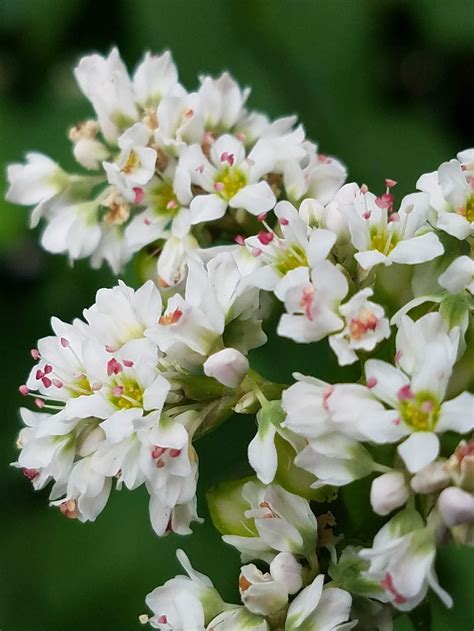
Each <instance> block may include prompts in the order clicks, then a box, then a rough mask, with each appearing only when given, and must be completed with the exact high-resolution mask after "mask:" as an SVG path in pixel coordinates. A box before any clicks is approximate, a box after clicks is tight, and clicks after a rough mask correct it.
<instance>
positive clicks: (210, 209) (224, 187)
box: [180, 134, 276, 224]
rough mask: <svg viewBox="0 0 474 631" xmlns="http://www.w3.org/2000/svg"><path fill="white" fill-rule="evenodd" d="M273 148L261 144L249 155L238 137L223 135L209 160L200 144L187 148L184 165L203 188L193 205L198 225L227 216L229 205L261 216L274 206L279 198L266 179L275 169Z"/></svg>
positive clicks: (214, 146) (216, 143) (195, 181)
mask: <svg viewBox="0 0 474 631" xmlns="http://www.w3.org/2000/svg"><path fill="white" fill-rule="evenodd" d="M273 163H274V157H273V154H272V151H271V146H270V145H267V144H265V142H264V141H260V142H258V143H257V144H256V145H255V147H254V148H253V149H252V150H251V151H250V153H249V155H248V156H246V151H245V148H244V145H243V144H242V143H241V142H240V141H239V140H237V139H236V138H235V137H234V136H231V135H229V134H225V135H223V136H220V137H219V138H218V139H217V140H216V141H215V142H214V143H213V144H212V146H211V149H210V154H209V159H208V158H207V157H206V156H205V155H204V153H203V151H202V149H201V147H200V146H198V145H192V146H190V147H189V148H187V149H185V150H184V151H183V153H182V154H181V156H180V166H182V167H183V168H185V169H187V170H188V172H189V174H190V177H191V181H192V183H193V184H194V185H196V186H199V187H201V188H202V189H203V191H204V194H202V195H197V196H196V197H195V198H194V199H193V200H192V202H191V205H190V208H191V222H192V223H193V224H198V223H201V222H203V221H213V220H216V219H220V218H221V217H223V216H224V214H225V212H226V209H227V207H228V206H230V207H231V208H236V209H237V208H243V209H244V210H247V211H248V212H250V213H251V214H253V215H259V214H260V213H262V212H266V211H268V210H270V209H271V208H273V207H274V205H275V203H276V198H275V195H274V194H273V191H272V189H271V188H270V186H269V185H268V183H267V182H266V181H264V180H263V179H262V178H263V176H264V175H266V174H267V173H269V172H270V171H271V170H272V167H273Z"/></svg>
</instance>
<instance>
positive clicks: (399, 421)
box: [392, 417, 402, 425]
mask: <svg viewBox="0 0 474 631" xmlns="http://www.w3.org/2000/svg"><path fill="white" fill-rule="evenodd" d="M401 422H402V421H401V419H400V417H397V418H394V419H393V421H392V423H393V424H394V425H400V423H401Z"/></svg>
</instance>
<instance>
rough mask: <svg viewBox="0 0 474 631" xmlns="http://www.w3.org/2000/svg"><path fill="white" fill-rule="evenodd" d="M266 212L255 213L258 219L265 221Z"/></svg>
mask: <svg viewBox="0 0 474 631" xmlns="http://www.w3.org/2000/svg"><path fill="white" fill-rule="evenodd" d="M267 214H268V213H260V214H259V215H257V219H258V221H265V219H266V218H267Z"/></svg>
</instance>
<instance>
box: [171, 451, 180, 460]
mask: <svg viewBox="0 0 474 631" xmlns="http://www.w3.org/2000/svg"><path fill="white" fill-rule="evenodd" d="M180 454H181V449H170V456H171V457H172V458H177V457H178V456H179V455H180Z"/></svg>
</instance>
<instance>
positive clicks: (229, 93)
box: [198, 72, 250, 134]
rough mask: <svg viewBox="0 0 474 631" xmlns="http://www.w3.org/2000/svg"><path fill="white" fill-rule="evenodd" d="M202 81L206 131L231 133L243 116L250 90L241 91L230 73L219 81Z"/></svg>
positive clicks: (200, 94) (202, 108) (210, 79)
mask: <svg viewBox="0 0 474 631" xmlns="http://www.w3.org/2000/svg"><path fill="white" fill-rule="evenodd" d="M200 81H201V85H200V87H199V90H198V96H199V101H200V106H201V111H202V116H203V119H204V127H205V130H206V131H207V132H210V133H212V134H221V133H223V131H230V130H231V129H232V128H233V127H234V125H235V124H236V123H237V121H238V120H239V119H240V117H241V116H242V112H243V108H244V105H245V102H246V101H247V99H248V97H249V94H250V88H245V89H244V90H241V89H240V86H239V85H238V83H237V82H236V81H235V80H234V79H233V78H232V77H231V76H230V74H229V73H228V72H224V73H223V74H222V75H221V76H220V77H219V78H217V79H213V78H212V77H205V76H202V77H200Z"/></svg>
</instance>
